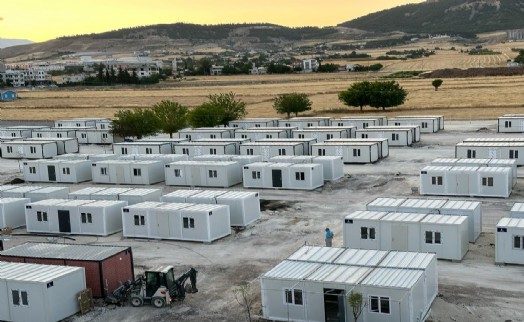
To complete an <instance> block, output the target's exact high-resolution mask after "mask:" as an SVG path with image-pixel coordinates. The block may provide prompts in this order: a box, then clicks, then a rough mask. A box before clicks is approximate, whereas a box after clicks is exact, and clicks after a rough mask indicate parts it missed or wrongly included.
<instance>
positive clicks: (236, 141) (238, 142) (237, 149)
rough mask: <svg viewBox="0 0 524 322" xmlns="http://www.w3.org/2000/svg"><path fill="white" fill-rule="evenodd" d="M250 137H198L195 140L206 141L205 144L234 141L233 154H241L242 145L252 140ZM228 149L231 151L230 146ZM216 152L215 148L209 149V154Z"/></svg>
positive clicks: (196, 141)
mask: <svg viewBox="0 0 524 322" xmlns="http://www.w3.org/2000/svg"><path fill="white" fill-rule="evenodd" d="M250 141H251V140H250V139H242V138H240V139H239V138H231V139H197V140H193V142H195V143H204V144H229V143H233V144H234V145H235V152H233V153H231V154H240V145H241V144H242V143H246V142H250ZM226 150H228V151H229V147H228V148H226ZM212 152H214V151H213V150H211V149H210V150H209V153H208V154H212Z"/></svg>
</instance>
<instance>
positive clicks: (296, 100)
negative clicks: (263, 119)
mask: <svg viewBox="0 0 524 322" xmlns="http://www.w3.org/2000/svg"><path fill="white" fill-rule="evenodd" d="M311 105H312V103H311V100H310V99H309V97H308V96H307V95H306V94H305V93H289V94H280V95H278V96H277V97H275V98H274V100H273V108H274V109H275V110H276V111H277V113H279V114H287V118H289V115H290V114H291V113H295V116H296V115H298V113H300V112H305V111H309V110H311Z"/></svg>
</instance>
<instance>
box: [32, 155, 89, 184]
mask: <svg viewBox="0 0 524 322" xmlns="http://www.w3.org/2000/svg"><path fill="white" fill-rule="evenodd" d="M23 170H24V180H25V181H28V182H61V183H79V182H84V181H90V180H91V179H92V176H91V161H87V160H61V159H53V160H32V161H31V160H28V161H24V162H23Z"/></svg>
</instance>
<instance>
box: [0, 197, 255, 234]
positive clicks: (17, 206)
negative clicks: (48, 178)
mask: <svg viewBox="0 0 524 322" xmlns="http://www.w3.org/2000/svg"><path fill="white" fill-rule="evenodd" d="M30 202H31V200H30V199H29V198H0V229H2V228H4V227H11V228H18V227H21V226H25V205H26V204H27V203H30ZM259 211H260V210H259Z"/></svg>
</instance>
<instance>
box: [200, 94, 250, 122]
mask: <svg viewBox="0 0 524 322" xmlns="http://www.w3.org/2000/svg"><path fill="white" fill-rule="evenodd" d="M208 99H209V102H207V103H206V104H208V105H210V106H213V107H214V108H215V110H216V112H215V113H216V114H219V115H220V122H219V123H218V124H222V125H224V126H226V125H229V122H230V121H234V120H238V119H241V118H244V117H245V116H246V114H247V112H246V103H245V102H244V101H242V100H241V99H236V97H235V94H234V93H233V92H229V93H220V94H213V95H209V96H208Z"/></svg>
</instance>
